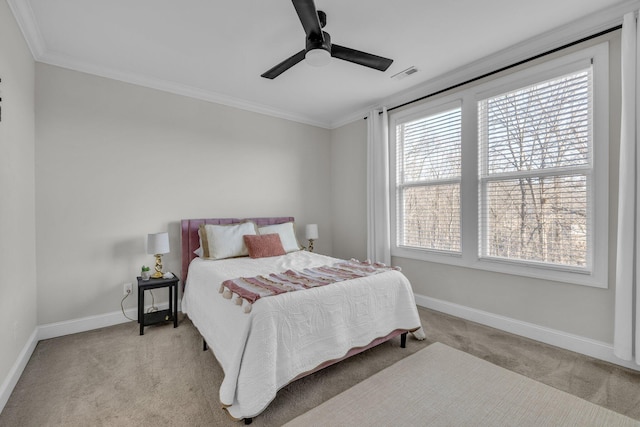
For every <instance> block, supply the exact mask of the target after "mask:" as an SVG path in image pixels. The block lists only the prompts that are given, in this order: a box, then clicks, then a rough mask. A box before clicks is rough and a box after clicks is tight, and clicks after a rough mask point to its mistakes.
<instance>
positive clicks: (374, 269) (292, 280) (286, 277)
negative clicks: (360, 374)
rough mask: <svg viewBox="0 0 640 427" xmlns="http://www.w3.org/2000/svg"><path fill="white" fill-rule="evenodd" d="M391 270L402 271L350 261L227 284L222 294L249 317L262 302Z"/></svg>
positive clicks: (378, 264) (236, 280)
mask: <svg viewBox="0 0 640 427" xmlns="http://www.w3.org/2000/svg"><path fill="white" fill-rule="evenodd" d="M389 270H400V268H399V267H387V266H385V265H384V264H381V263H371V262H370V261H368V260H367V261H358V260H356V259H351V260H349V261H342V262H338V263H335V264H333V265H325V266H322V267H313V268H305V269H304V270H301V271H297V270H287V271H285V272H282V273H271V274H268V275H261V276H255V277H239V278H237V279H230V280H225V281H224V282H222V284H221V285H220V290H219V291H220V293H221V294H222V296H223V297H224V298H226V299H230V300H233V301H234V302H235V303H236V304H237V305H240V306H241V305H243V303H245V302H246V304H244V312H245V313H249V312H250V311H251V307H252V305H253V303H255V302H256V301H257V300H259V299H260V298H264V297H268V296H273V295H279V294H283V293H286V292H294V291H302V290H304V289H310V288H316V287H318V286H325V285H329V284H331V283H336V282H342V281H344V280H350V279H357V278H360V277H366V276H372V275H374V274H378V273H383V272H385V271H389Z"/></svg>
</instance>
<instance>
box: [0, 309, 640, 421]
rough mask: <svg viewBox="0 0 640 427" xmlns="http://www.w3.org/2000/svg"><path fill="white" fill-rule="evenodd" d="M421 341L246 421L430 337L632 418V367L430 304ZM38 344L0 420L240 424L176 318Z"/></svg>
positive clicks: (287, 410) (345, 384) (342, 366)
mask: <svg viewBox="0 0 640 427" xmlns="http://www.w3.org/2000/svg"><path fill="white" fill-rule="evenodd" d="M418 311H419V313H420V318H421V320H422V324H423V325H424V326H425V332H426V334H427V340H426V341H417V340H415V339H413V338H411V337H409V338H408V339H407V348H405V349H402V348H400V340H399V338H396V339H393V340H391V341H389V342H387V343H384V344H382V345H380V346H378V347H376V348H372V349H370V350H367V351H365V352H364V353H361V354H359V355H357V356H354V357H352V358H350V359H348V360H345V361H343V362H340V363H338V364H336V365H333V366H330V367H328V368H326V369H323V370H322V371H319V372H316V373H314V374H312V375H310V376H308V377H305V378H302V379H300V380H298V381H295V382H293V383H291V384H289V385H288V386H286V387H285V388H283V389H282V390H280V391H279V392H278V396H277V397H276V399H275V400H274V401H273V402H271V404H270V405H269V406H268V407H267V409H266V410H265V412H263V413H262V414H260V415H259V416H257V417H256V418H254V420H253V424H252V425H251V427H262V426H268V427H271V426H281V425H283V424H284V423H286V422H288V421H290V420H292V419H294V418H296V417H298V416H300V415H302V414H304V413H305V412H307V411H309V410H311V409H313V408H314V407H316V406H318V405H321V404H322V403H324V402H326V401H327V400H329V399H330V398H332V397H334V396H336V395H338V394H339V393H342V392H344V391H346V390H348V389H349V388H351V387H353V386H355V385H357V384H358V383H360V382H361V381H364V380H366V379H367V378H369V377H371V376H372V375H374V374H376V373H377V372H380V371H382V370H383V369H385V368H387V367H389V366H392V365H393V364H394V363H396V362H398V361H399V360H401V359H404V358H405V357H408V356H410V355H412V354H414V353H416V352H418V351H420V350H422V349H424V348H425V347H427V345H429V344H431V343H434V342H441V343H443V344H446V345H448V346H450V347H453V348H456V349H458V350H461V351H464V352H466V353H469V354H473V355H474V356H476V357H478V358H481V359H484V360H487V361H489V362H491V363H493V364H495V365H498V366H502V367H503V368H506V369H508V370H510V371H513V372H517V373H519V374H521V375H524V376H526V377H529V378H532V379H534V380H537V381H540V382H542V383H544V384H547V385H549V386H551V387H553V388H556V389H560V390H563V391H565V392H568V393H571V394H573V395H575V396H578V397H580V398H582V399H585V400H588V401H590V402H592V403H595V404H597V405H600V406H603V407H606V408H608V409H611V410H614V411H616V412H618V413H621V414H625V415H627V416H629V417H632V418H634V419H637V420H640V372H636V371H631V370H628V369H624V368H622V367H619V366H615V365H611V364H608V363H606V362H602V361H599V360H595V359H591V358H588V357H586V356H582V355H579V354H576V353H572V352H570V351H566V350H561V349H558V348H556V347H552V346H549V345H546V344H542V343H539V342H535V341H531V340H528V339H526V338H522V337H518V336H516V335H512V334H508V333H505V332H502V331H498V330H496V329H492V328H489V327H486V326H482V325H478V324H476V323H473V322H468V321H466V320H463V319H460V318H457V317H452V316H448V315H446V314H442V313H438V312H435V311H432V310H427V309H423V308H419V309H418ZM138 331H139V328H138V324H137V323H136V322H128V323H123V324H121V325H116V326H110V327H108V328H103V329H96V330H93V331H87V332H82V333H79V334H74V335H67V336H63V337H58V338H53V339H48V340H44V341H40V342H39V343H38V345H37V347H36V349H35V351H34V353H33V355H32V357H31V360H30V361H29V363H28V364H27V367H26V368H25V370H24V372H23V374H22V377H21V378H20V380H19V381H18V384H17V385H16V387H15V389H14V390H13V393H12V394H11V397H10V398H9V401H8V402H7V405H6V406H5V407H4V410H3V411H2V412H1V413H0V426H2V427H42V426H56V427H57V426H64V427H76V426H78V427H85V426H105V427H111V426H115V427H119V426H123V427H129V426H136V427H138V426H149V427H159V426H189V427H190V426H228V427H240V426H242V423H241V422H236V421H233V420H232V419H231V418H230V417H229V415H228V414H227V413H226V411H224V410H223V409H222V408H221V407H220V404H219V402H218V389H219V388H220V383H221V382H222V378H223V376H224V373H223V372H222V369H221V368H220V365H218V363H217V362H216V359H215V357H214V356H213V354H212V352H211V351H202V341H201V338H200V335H199V334H198V331H197V330H196V328H195V327H194V326H193V324H192V323H191V321H189V319H188V318H186V317H183V316H182V315H181V316H180V321H179V326H178V328H175V329H174V328H173V325H172V324H171V323H166V324H159V325H154V326H150V327H147V328H146V329H145V333H144V336H140V335H138Z"/></svg>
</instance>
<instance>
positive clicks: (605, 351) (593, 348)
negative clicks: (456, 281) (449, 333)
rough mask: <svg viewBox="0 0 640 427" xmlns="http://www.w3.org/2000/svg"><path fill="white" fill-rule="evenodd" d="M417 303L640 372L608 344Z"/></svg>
mask: <svg viewBox="0 0 640 427" xmlns="http://www.w3.org/2000/svg"><path fill="white" fill-rule="evenodd" d="M415 299H416V304H418V305H419V306H421V307H425V308H430V309H432V310H436V311H440V312H442V313H446V314H450V315H452V316H456V317H460V318H463V319H466V320H470V321H472V322H476V323H480V324H483V325H487V326H491V327H492V328H496V329H500V330H502V331H506V332H510V333H512V334H516V335H520V336H523V337H526V338H530V339H532V340H536V341H540V342H543V343H546V344H550V345H553V346H556V347H560V348H564V349H565V350H571V351H575V352H576V353H580V354H584V355H586V356H590V357H593V358H596V359H600V360H604V361H606V362H610V363H614V364H616V365H620V366H624V367H625V368H630V369H633V370H636V371H640V366H638V365H636V364H635V363H633V362H628V361H626V360H622V359H619V358H617V357H616V356H615V355H614V354H613V346H612V345H611V344H608V343H604V342H601V341H597V340H593V339H590V338H585V337H582V336H579V335H574V334H570V333H567V332H562V331H558V330H556V329H551V328H546V327H544V326H539V325H536V324H533V323H528V322H523V321H521V320H516V319H512V318H509V317H505V316H500V315H498V314H493V313H489V312H487V311H482V310H477V309H475V308H471V307H466V306H463V305H459V304H455V303H451V302H448V301H444V300H439V299H436V298H430V297H427V296H424V295H419V294H415ZM424 326H425V327H426V328H428V327H429V326H428V325H424Z"/></svg>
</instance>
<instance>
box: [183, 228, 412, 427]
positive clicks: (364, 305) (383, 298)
mask: <svg viewBox="0 0 640 427" xmlns="http://www.w3.org/2000/svg"><path fill="white" fill-rule="evenodd" d="M247 221H250V222H253V223H255V224H256V225H257V226H259V227H264V226H267V225H278V224H288V223H293V221H294V218H292V217H278V218H248V219H234V218H225V219H186V220H182V221H181V228H182V232H181V234H182V236H181V237H182V241H181V245H182V277H183V284H184V293H183V298H182V311H183V313H185V314H187V315H188V316H189V318H190V319H191V321H192V322H193V324H194V326H195V327H196V328H197V329H198V331H199V333H200V334H201V335H202V337H203V340H204V342H205V343H207V344H208V346H209V347H211V350H212V351H213V353H214V355H215V357H216V359H217V360H218V362H219V364H220V366H221V367H222V369H223V371H224V380H223V382H222V384H221V386H220V391H219V398H220V402H221V404H222V406H223V407H224V408H225V409H226V410H227V411H228V413H229V415H231V417H233V418H234V419H236V420H240V419H244V420H245V423H246V424H248V423H250V422H251V419H252V418H253V417H255V416H257V415H259V414H260V413H261V412H262V411H264V409H265V408H266V407H267V406H268V405H269V403H270V402H271V401H272V400H273V399H274V398H275V396H276V393H277V391H278V390H279V389H280V388H282V387H284V386H286V385H287V384H289V383H290V382H292V381H295V380H296V379H299V378H301V377H303V376H305V375H309V374H310V373H313V372H315V371H317V370H319V369H322V368H324V367H326V366H329V365H331V364H333V363H336V362H339V361H341V360H343V359H345V358H347V357H350V356H352V355H354V354H357V353H360V352H362V351H364V350H366V349H368V348H371V347H373V346H375V345H378V344H381V343H382V342H385V341H387V340H389V339H392V338H395V337H398V336H399V335H400V336H402V339H403V340H404V339H405V338H406V333H407V332H413V333H415V335H416V337H418V338H423V337H424V334H423V332H422V330H421V329H420V328H421V325H420V319H419V316H418V312H417V308H416V305H415V300H414V296H413V292H412V290H411V286H410V284H409V282H408V280H407V279H406V277H405V276H404V275H402V273H400V272H399V271H395V270H389V271H385V272H382V273H380V274H377V275H375V276H371V277H362V278H358V279H354V280H347V281H343V282H338V283H334V284H331V285H327V286H322V287H317V288H313V289H308V290H304V291H301V292H289V293H284V294H281V295H277V296H273V297H269V298H261V299H260V300H258V301H256V302H255V303H254V304H253V307H252V309H251V310H250V311H249V312H246V310H243V309H242V305H241V306H238V305H236V304H234V303H232V302H231V301H230V300H229V299H225V298H223V297H222V296H221V293H220V292H219V291H221V289H220V285H221V283H222V282H224V281H225V280H228V279H235V278H238V277H253V276H257V275H262V274H269V273H277V272H280V271H284V270H286V269H294V270H297V269H304V268H306V267H319V266H324V265H330V264H332V263H335V262H336V261H339V260H337V259H335V258H331V257H327V256H324V255H320V254H315V253H311V252H308V251H306V250H294V251H291V252H288V253H286V254H285V255H280V256H273V257H266V258H258V259H252V258H249V257H236V258H227V259H220V260H209V259H204V258H203V257H200V256H198V255H196V254H195V253H194V251H196V250H197V249H198V248H200V245H201V240H200V236H199V234H198V229H199V227H200V225H201V224H216V225H229V224H241V223H245V222H247ZM245 307H246V305H245ZM403 346H404V342H403ZM205 348H206V347H205Z"/></svg>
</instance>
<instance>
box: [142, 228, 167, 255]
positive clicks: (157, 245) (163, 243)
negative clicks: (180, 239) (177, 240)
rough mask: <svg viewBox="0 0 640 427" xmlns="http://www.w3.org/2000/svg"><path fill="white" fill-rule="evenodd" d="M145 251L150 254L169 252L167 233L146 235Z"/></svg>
mask: <svg viewBox="0 0 640 427" xmlns="http://www.w3.org/2000/svg"><path fill="white" fill-rule="evenodd" d="M147 253H148V254H151V255H158V254H168V253H169V233H154V234H149V235H147Z"/></svg>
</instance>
